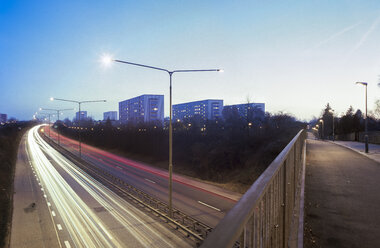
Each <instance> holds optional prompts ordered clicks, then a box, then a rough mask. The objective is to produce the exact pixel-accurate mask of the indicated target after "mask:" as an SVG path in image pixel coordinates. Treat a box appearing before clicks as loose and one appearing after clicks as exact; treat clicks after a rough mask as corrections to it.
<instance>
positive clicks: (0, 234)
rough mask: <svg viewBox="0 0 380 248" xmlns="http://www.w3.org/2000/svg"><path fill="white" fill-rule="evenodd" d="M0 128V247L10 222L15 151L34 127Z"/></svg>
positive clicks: (18, 124) (20, 124)
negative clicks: (25, 133)
mask: <svg viewBox="0 0 380 248" xmlns="http://www.w3.org/2000/svg"><path fill="white" fill-rule="evenodd" d="M12 122H13V123H9V124H5V125H4V126H0V190H1V193H0V247H4V246H5V245H6V242H7V240H6V237H7V235H9V230H8V228H9V227H10V222H11V220H12V216H11V207H12V202H11V200H12V195H13V190H12V188H13V186H12V185H13V175H14V170H15V164H16V159H17V150H18V146H19V143H20V139H21V137H22V134H24V132H25V131H26V130H27V129H28V128H29V127H31V126H32V125H34V124H35V123H33V122H17V121H16V120H14V121H12Z"/></svg>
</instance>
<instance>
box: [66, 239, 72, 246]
mask: <svg viewBox="0 0 380 248" xmlns="http://www.w3.org/2000/svg"><path fill="white" fill-rule="evenodd" d="M65 245H66V248H71V245H70V243H69V241H67V240H65Z"/></svg>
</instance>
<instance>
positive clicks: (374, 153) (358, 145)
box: [334, 141, 380, 163]
mask: <svg viewBox="0 0 380 248" xmlns="http://www.w3.org/2000/svg"><path fill="white" fill-rule="evenodd" d="M334 143H335V144H337V145H340V146H344V147H347V148H349V149H351V150H353V151H355V152H358V153H360V154H362V155H364V156H366V157H368V158H370V159H372V160H374V161H376V162H378V163H380V145H376V144H368V153H365V144H364V143H362V142H357V141H334Z"/></svg>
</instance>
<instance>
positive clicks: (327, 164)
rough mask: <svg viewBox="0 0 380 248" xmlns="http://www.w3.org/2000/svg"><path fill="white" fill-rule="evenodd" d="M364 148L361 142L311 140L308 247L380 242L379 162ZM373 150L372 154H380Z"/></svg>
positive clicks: (365, 246)
mask: <svg viewBox="0 0 380 248" xmlns="http://www.w3.org/2000/svg"><path fill="white" fill-rule="evenodd" d="M337 143H339V145H338V144H337ZM349 145H350V146H352V148H351V147H350V149H347V148H346V147H343V146H347V147H349ZM377 147H379V146H377ZM355 149H356V150H355ZM363 149H364V144H363V143H358V142H332V141H321V140H308V141H307V162H306V179H305V232H304V235H305V236H304V237H305V239H304V247H305V248H314V247H318V248H319V247H328V248H329V247H332V248H340V247H342V248H346V247H350V248H354V247H357V248H373V247H380V239H379V238H378V237H379V233H380V208H379V206H380V194H379V178H380V166H379V163H378V162H375V161H374V160H373V159H370V158H369V157H367V156H362V155H361V154H364V153H363V152H360V151H361V150H362V151H363ZM370 149H371V147H370ZM375 151H377V152H379V150H376V149H375V148H374V147H372V153H370V154H369V155H368V156H372V157H375V156H379V154H378V153H375Z"/></svg>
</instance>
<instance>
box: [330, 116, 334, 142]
mask: <svg viewBox="0 0 380 248" xmlns="http://www.w3.org/2000/svg"><path fill="white" fill-rule="evenodd" d="M329 112H330V113H331V114H332V118H333V141H335V130H334V129H335V121H334V110H332V109H330V110H329Z"/></svg>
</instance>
